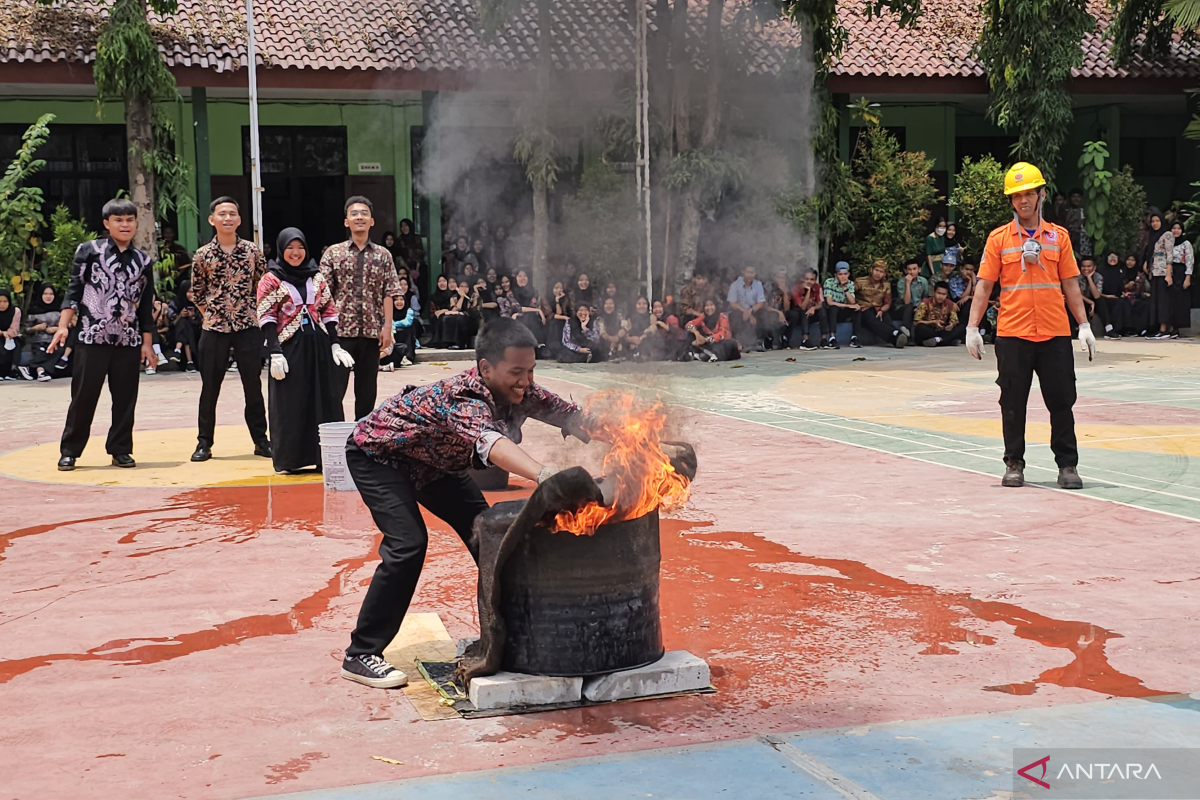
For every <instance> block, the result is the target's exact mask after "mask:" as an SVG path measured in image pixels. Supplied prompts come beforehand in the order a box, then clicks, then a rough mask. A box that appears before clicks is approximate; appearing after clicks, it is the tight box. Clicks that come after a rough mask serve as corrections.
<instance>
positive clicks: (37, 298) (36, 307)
mask: <svg viewBox="0 0 1200 800" xmlns="http://www.w3.org/2000/svg"><path fill="white" fill-rule="evenodd" d="M47 289H49V290H50V291H52V292H54V299H53V300H51V301H50V302H49V303H47V302H45V301H44V300H42V292H44V291H46V290H47ZM61 308H62V303H61V302H60V301H59V299H58V292H57V291H55V289H54V287H53V286H51V285H50V284H48V283H39V284H38V287H37V294H35V295H34V296H33V302H32V303H30V304H29V316H31V317H32V316H33V315H34V314H51V313H54V312H57V311H59V310H60V309H61Z"/></svg>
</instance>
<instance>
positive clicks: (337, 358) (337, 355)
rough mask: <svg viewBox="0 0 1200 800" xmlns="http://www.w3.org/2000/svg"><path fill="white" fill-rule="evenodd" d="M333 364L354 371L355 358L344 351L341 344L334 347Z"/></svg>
mask: <svg viewBox="0 0 1200 800" xmlns="http://www.w3.org/2000/svg"><path fill="white" fill-rule="evenodd" d="M333 363H335V364H337V365H338V366H339V367H345V368H346V369H354V357H353V356H352V355H350V354H349V353H347V352H346V351H345V350H343V349H342V346H341V345H340V344H335V345H334V346H333Z"/></svg>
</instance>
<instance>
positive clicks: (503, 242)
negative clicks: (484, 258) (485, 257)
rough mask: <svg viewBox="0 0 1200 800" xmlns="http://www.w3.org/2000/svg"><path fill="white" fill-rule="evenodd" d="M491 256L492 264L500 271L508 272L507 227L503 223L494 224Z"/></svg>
mask: <svg viewBox="0 0 1200 800" xmlns="http://www.w3.org/2000/svg"><path fill="white" fill-rule="evenodd" d="M490 254H491V257H492V265H493V266H495V267H496V269H498V270H500V271H501V272H508V265H509V264H510V263H512V262H511V261H509V255H508V229H507V228H505V227H504V226H503V225H497V226H496V233H495V235H494V236H493V237H492V246H491V248H490Z"/></svg>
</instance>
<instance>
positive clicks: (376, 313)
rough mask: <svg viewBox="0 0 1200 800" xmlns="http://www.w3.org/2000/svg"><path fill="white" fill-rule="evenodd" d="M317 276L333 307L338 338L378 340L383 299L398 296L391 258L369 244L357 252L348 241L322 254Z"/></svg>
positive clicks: (382, 250)
mask: <svg viewBox="0 0 1200 800" xmlns="http://www.w3.org/2000/svg"><path fill="white" fill-rule="evenodd" d="M321 272H322V273H324V275H325V280H326V281H328V283H329V288H330V290H331V291H332V292H333V301H334V302H335V303H336V304H337V309H338V336H339V337H341V338H345V337H351V338H353V337H356V336H361V337H367V338H375V337H376V336H378V335H379V331H380V330H382V328H383V325H384V318H383V301H384V299H386V298H388V297H399V296H400V281H399V280H397V278H396V266H395V264H394V263H393V262H392V254H391V253H389V252H388V251H387V250H386V249H385V248H383V247H380V246H379V245H377V244H375V243H374V242H371V241H368V242H367V246H366V247H364V248H363V249H362V250H359V249H358V248H357V247H355V246H354V241H353V240H349V239H348V240H346V241H344V242H339V243H338V244H335V245H333V246H332V247H330V248H329V249H328V250H326V251H325V255H323V256H321ZM387 322H388V323H390V322H391V320H387Z"/></svg>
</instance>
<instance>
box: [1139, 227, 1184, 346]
mask: <svg viewBox="0 0 1200 800" xmlns="http://www.w3.org/2000/svg"><path fill="white" fill-rule="evenodd" d="M1174 252H1175V237H1174V236H1172V235H1171V232H1170V231H1169V230H1167V229H1166V228H1164V227H1163V218H1162V213H1161V212H1159V210H1158V209H1157V208H1152V209H1150V231H1149V233H1148V235H1147V236H1146V246H1145V247H1143V248H1142V258H1141V263H1142V270H1143V271H1145V273H1146V274H1147V275H1148V276H1149V277H1150V329H1149V330H1148V331H1146V338H1147V339H1170V338H1171V333H1170V329H1171V298H1170V288H1171V285H1170V281H1168V280H1167V275H1168V274H1170V272H1171V258H1172V256H1173V255H1174ZM1155 327H1157V328H1158V330H1155ZM1177 336H1178V334H1177Z"/></svg>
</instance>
